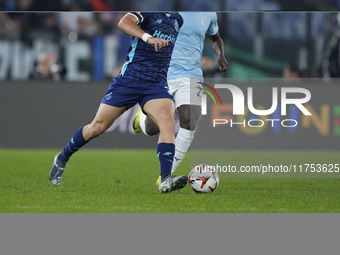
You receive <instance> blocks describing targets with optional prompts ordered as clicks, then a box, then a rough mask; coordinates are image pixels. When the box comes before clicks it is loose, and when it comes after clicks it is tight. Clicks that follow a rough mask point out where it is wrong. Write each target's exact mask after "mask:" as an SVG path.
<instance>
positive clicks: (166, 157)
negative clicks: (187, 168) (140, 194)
mask: <svg viewBox="0 0 340 255" xmlns="http://www.w3.org/2000/svg"><path fill="white" fill-rule="evenodd" d="M174 155H175V145H174V144H173V143H159V144H158V146H157V156H158V159H159V164H160V166H161V178H162V181H163V180H164V179H165V178H166V177H167V176H169V175H171V168H172V162H173V159H174Z"/></svg>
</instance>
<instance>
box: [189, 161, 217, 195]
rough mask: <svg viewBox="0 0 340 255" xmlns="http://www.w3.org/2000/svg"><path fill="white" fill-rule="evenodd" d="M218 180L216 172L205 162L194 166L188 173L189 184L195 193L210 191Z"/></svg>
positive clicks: (214, 188) (214, 187) (212, 190)
mask: <svg viewBox="0 0 340 255" xmlns="http://www.w3.org/2000/svg"><path fill="white" fill-rule="evenodd" d="M218 182H219V177H218V174H217V172H216V171H215V170H214V168H213V167H211V166H208V165H206V164H202V165H198V166H195V167H194V168H193V169H192V170H191V171H190V174H189V185H190V187H191V188H192V189H193V190H194V191H195V192H196V193H212V192H214V190H216V188H217V186H218Z"/></svg>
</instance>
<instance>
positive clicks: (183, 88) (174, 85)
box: [168, 77, 202, 108]
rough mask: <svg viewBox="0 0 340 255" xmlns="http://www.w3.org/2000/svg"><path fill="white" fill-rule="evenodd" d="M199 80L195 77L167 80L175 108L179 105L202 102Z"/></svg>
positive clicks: (199, 103)
mask: <svg viewBox="0 0 340 255" xmlns="http://www.w3.org/2000/svg"><path fill="white" fill-rule="evenodd" d="M200 82H201V80H200V79H196V78H188V77H183V78H178V79H171V80H168V86H169V89H170V93H171V94H172V95H173V97H174V101H175V106H176V108H178V107H180V106H181V105H198V106H200V105H201V104H202V90H201V88H202V85H201V84H200Z"/></svg>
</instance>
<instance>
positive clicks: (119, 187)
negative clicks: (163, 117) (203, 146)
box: [0, 149, 340, 213]
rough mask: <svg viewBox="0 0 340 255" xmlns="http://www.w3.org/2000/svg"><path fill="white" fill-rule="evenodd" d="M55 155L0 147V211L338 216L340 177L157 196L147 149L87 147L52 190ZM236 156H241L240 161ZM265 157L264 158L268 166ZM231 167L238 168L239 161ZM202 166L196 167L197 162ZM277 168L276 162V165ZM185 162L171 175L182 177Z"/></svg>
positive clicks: (306, 155)
mask: <svg viewBox="0 0 340 255" xmlns="http://www.w3.org/2000/svg"><path fill="white" fill-rule="evenodd" d="M56 153H57V151H56V150H43V151H42V150H4V149H2V150H0V173H1V178H0V212H1V213H163V212H164V213H165V212H166V213H171V212H175V213H210V212H214V213H229V212H230V213H250V212H251V213H287V212H294V213H317V212H322V213H324V212H340V196H339V193H340V179H335V178H333V179H248V178H243V179H227V178H223V176H221V175H220V184H219V187H218V188H217V190H216V191H215V192H214V193H213V194H196V193H194V192H193V191H192V190H191V189H190V187H189V186H187V187H185V188H184V189H183V190H181V191H179V192H177V191H174V192H172V193H170V194H159V193H158V192H157V187H156V185H155V182H156V179H157V177H158V174H159V172H158V171H159V170H158V168H159V167H158V159H157V156H156V154H155V151H154V150H90V149H83V150H81V151H79V152H78V153H77V154H75V155H74V156H73V157H72V159H71V160H70V162H69V164H68V166H67V168H66V169H65V173H64V177H63V181H62V182H61V185H60V186H58V187H54V186H53V185H51V184H50V182H49V179H48V173H49V170H50V167H51V165H52V162H53V158H54V156H55V154H56ZM226 154H227V155H228V158H230V159H231V160H233V159H234V161H235V160H236V161H237V160H238V161H240V162H241V161H242V158H243V159H247V161H249V162H251V160H252V159H254V160H255V161H256V162H260V161H261V159H263V160H265V161H266V162H268V159H270V160H272V161H273V162H274V163H275V162H276V163H277V162H279V161H280V160H279V159H281V158H282V154H284V158H287V157H289V155H291V156H293V157H294V158H295V159H296V162H297V163H298V162H301V163H305V162H308V161H310V157H312V158H313V160H315V161H318V160H320V161H321V162H326V163H327V162H329V163H330V162H335V161H336V160H337V159H338V155H339V153H338V152H296V151H294V152H280V151H271V152H269V151H268V152H263V151H258V152H257V151H227V152H226ZM240 155H242V157H240ZM270 160H269V161H270ZM240 162H238V163H240ZM202 163H203V162H202ZM281 163H284V162H282V160H281ZM188 168H189V159H188V157H187V158H186V160H185V161H184V162H183V163H182V165H181V166H180V168H179V169H178V171H176V174H185V175H187V174H188V172H189V170H190V169H188Z"/></svg>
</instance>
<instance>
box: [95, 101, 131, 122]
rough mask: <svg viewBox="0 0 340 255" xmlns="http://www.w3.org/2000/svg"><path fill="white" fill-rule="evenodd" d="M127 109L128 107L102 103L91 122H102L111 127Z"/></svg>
mask: <svg viewBox="0 0 340 255" xmlns="http://www.w3.org/2000/svg"><path fill="white" fill-rule="evenodd" d="M125 111H126V107H116V106H111V105H108V104H103V103H101V104H100V106H99V108H98V111H97V113H96V116H95V117H94V119H93V121H92V123H91V124H96V123H100V124H102V125H103V126H105V127H107V128H109V127H110V126H111V125H112V124H113V122H114V121H115V120H116V119H117V118H118V117H119V116H120V115H122V114H123V113H124V112H125Z"/></svg>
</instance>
